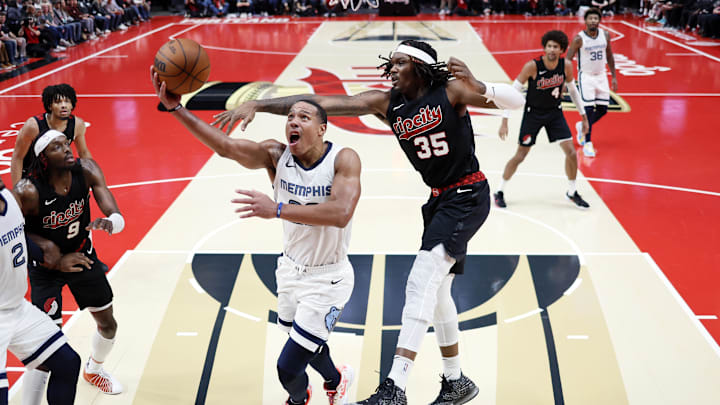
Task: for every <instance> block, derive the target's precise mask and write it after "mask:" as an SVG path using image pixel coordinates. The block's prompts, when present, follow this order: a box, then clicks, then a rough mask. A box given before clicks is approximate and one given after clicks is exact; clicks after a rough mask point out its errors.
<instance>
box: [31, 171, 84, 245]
mask: <svg viewBox="0 0 720 405" xmlns="http://www.w3.org/2000/svg"><path fill="white" fill-rule="evenodd" d="M71 172H72V184H71V186H70V191H68V193H67V195H65V196H62V195H59V194H58V193H56V192H55V189H54V188H53V186H52V185H50V184H48V183H47V182H46V181H44V180H39V179H36V178H33V177H31V178H30V180H31V181H32V183H33V184H34V185H35V188H37V190H38V196H39V200H38V209H39V214H38V216H28V217H27V231H28V232H29V233H34V234H36V235H39V236H42V237H43V238H45V239H49V240H51V241H53V242H54V243H55V244H56V245H58V247H59V248H60V251H61V252H62V253H63V254H65V253H70V252H78V251H80V250H81V249H82V250H84V251H85V253H87V254H89V253H90V252H89V250H90V249H91V248H92V246H91V243H90V240H89V239H88V236H89V235H90V232H89V231H87V230H85V227H86V226H88V224H90V199H89V197H90V196H89V188H88V186H87V184H86V183H85V176H84V175H83V169H82V166H81V165H80V160H77V161H76V163H75V166H73V167H72V169H71Z"/></svg>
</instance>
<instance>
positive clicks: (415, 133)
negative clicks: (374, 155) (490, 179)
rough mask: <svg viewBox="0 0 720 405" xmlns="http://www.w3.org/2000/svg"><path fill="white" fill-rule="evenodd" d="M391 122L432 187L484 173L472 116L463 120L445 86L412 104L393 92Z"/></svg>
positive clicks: (401, 143) (416, 166) (389, 112)
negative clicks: (476, 151)
mask: <svg viewBox="0 0 720 405" xmlns="http://www.w3.org/2000/svg"><path fill="white" fill-rule="evenodd" d="M386 116H387V119H388V123H389V124H390V127H391V128H392V131H393V133H394V134H395V136H396V137H397V139H398V142H400V147H401V148H402V150H403V152H405V155H407V157H408V159H410V163H412V165H413V167H414V168H415V170H417V171H418V172H420V175H421V176H422V179H423V181H424V182H425V184H427V185H428V186H430V187H438V188H439V187H445V186H448V185H450V184H453V183H455V182H456V181H458V179H460V178H461V177H463V176H465V175H467V174H470V173H474V172H476V171H478V170H479V169H480V165H479V164H478V161H477V158H476V157H475V138H473V131H472V125H471V124H470V115H469V114H468V113H466V114H465V116H463V117H460V116H458V113H457V112H456V111H455V108H454V107H453V106H452V105H451V104H450V101H449V100H448V98H447V93H446V90H445V86H438V87H435V88H434V89H430V90H428V93H427V94H425V95H424V96H422V97H419V98H417V99H415V100H412V101H408V100H406V99H405V97H404V96H403V95H402V94H401V93H400V92H399V91H396V90H395V89H393V90H390V105H389V106H388V110H387V114H386Z"/></svg>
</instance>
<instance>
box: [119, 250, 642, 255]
mask: <svg viewBox="0 0 720 405" xmlns="http://www.w3.org/2000/svg"><path fill="white" fill-rule="evenodd" d="M131 252H133V253H138V254H146V255H186V254H188V253H191V252H193V251H192V250H151V249H148V250H145V249H138V250H131ZM194 254H228V255H239V254H280V251H279V250H278V249H271V250H258V249H253V250H243V249H199V250H196V251H194ZM348 254H351V255H414V254H417V250H412V251H404V250H393V251H389V250H388V251H384V250H373V251H372V252H366V251H362V250H358V251H351V252H349V253H348ZM468 254H472V255H478V256H498V255H502V256H512V255H533V256H562V255H575V254H576V253H575V252H574V251H570V250H567V251H557V252H547V251H546V252H535V251H531V250H523V251H512V252H503V251H493V252H468ZM583 254H584V255H585V256H641V255H644V254H645V253H644V252H595V253H583Z"/></svg>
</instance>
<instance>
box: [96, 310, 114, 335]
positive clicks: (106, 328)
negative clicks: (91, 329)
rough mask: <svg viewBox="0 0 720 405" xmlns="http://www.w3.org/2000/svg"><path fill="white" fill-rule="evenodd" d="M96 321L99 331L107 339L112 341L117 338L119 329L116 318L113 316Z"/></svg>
mask: <svg viewBox="0 0 720 405" xmlns="http://www.w3.org/2000/svg"><path fill="white" fill-rule="evenodd" d="M96 321H97V327H98V331H99V332H100V334H101V335H102V336H103V337H104V338H105V339H112V338H114V337H115V333H117V327H118V325H117V321H116V320H115V317H113V316H112V315H111V316H109V317H103V318H98V319H96Z"/></svg>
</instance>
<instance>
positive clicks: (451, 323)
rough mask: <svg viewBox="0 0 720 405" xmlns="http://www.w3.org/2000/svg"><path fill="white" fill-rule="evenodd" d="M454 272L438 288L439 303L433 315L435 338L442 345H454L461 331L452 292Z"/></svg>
mask: <svg viewBox="0 0 720 405" xmlns="http://www.w3.org/2000/svg"><path fill="white" fill-rule="evenodd" d="M454 276H455V275H454V274H448V275H447V276H446V277H445V278H444V279H443V282H442V284H440V288H439V289H438V298H437V304H436V305H435V314H434V316H433V327H434V328H435V338H436V339H437V342H438V345H439V346H440V347H446V346H452V345H454V344H455V343H457V342H458V339H459V334H460V331H459V329H458V317H457V308H456V307H455V301H454V300H453V298H452V294H451V293H450V291H451V288H452V282H453V279H454Z"/></svg>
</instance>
